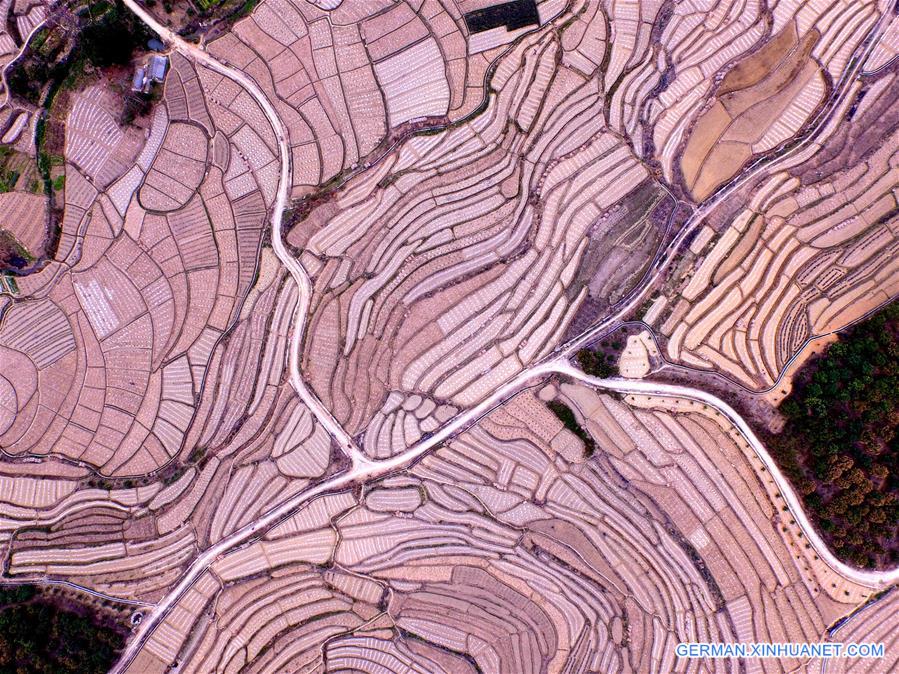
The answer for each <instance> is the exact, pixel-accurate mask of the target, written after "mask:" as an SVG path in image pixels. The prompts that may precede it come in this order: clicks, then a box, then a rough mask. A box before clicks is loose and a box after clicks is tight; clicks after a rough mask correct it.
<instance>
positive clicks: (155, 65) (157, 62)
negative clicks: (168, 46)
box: [147, 54, 169, 82]
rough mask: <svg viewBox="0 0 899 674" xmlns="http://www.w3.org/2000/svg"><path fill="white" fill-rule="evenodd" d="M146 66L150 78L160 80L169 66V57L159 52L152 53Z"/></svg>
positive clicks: (155, 80)
mask: <svg viewBox="0 0 899 674" xmlns="http://www.w3.org/2000/svg"><path fill="white" fill-rule="evenodd" d="M147 67H148V68H149V69H150V79H151V80H153V81H154V82H162V81H163V80H164V79H165V73H166V71H167V70H168V67H169V59H168V58H167V57H165V56H161V55H159V54H153V56H151V57H150V62H149V63H148V65H147Z"/></svg>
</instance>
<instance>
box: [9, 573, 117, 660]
mask: <svg viewBox="0 0 899 674" xmlns="http://www.w3.org/2000/svg"><path fill="white" fill-rule="evenodd" d="M124 643H125V633H124V631H123V630H122V629H121V628H119V627H118V626H116V625H115V624H114V623H113V622H112V621H110V620H108V619H103V618H101V617H100V616H95V615H92V614H91V613H90V612H89V611H88V610H87V608H86V607H82V606H77V605H75V604H73V603H71V602H66V604H65V605H62V604H60V603H58V602H57V601H54V600H52V599H50V598H48V597H45V596H44V595H42V594H41V592H39V591H38V590H37V589H36V588H34V587H33V586H29V585H22V586H18V587H15V586H8V587H2V588H0V672H3V673H4V674H5V673H6V672H10V673H13V672H15V673H16V674H26V673H27V674H32V673H33V674H43V673H47V674H51V673H53V674H62V673H64V672H73V673H74V672H78V673H79V674H92V673H94V672H96V673H97V674H100V673H101V672H106V671H109V669H110V667H111V666H112V664H113V663H114V662H115V660H116V657H117V656H118V653H119V651H120V650H121V648H122V646H123V645H124Z"/></svg>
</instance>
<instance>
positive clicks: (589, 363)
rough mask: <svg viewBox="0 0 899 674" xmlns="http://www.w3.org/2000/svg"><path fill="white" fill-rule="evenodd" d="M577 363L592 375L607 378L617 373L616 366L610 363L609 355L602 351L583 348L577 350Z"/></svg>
mask: <svg viewBox="0 0 899 674" xmlns="http://www.w3.org/2000/svg"><path fill="white" fill-rule="evenodd" d="M577 364H578V365H579V366H580V368H581V369H582V370H583V371H584V372H585V373H586V374H589V375H590V376H591V377H599V378H600V379H606V378H607V377H611V376H612V375H614V374H615V368H614V367H613V366H612V365H611V364H610V363H609V356H607V355H606V354H604V353H602V352H601V351H593V350H592V349H581V350H580V351H578V352H577Z"/></svg>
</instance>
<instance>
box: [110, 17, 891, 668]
mask: <svg viewBox="0 0 899 674" xmlns="http://www.w3.org/2000/svg"><path fill="white" fill-rule="evenodd" d="M123 3H124V4H125V6H126V7H128V9H129V10H130V11H132V12H133V13H134V14H135V15H136V16H137V17H138V18H139V19H140V20H141V21H143V22H144V24H145V25H146V26H147V27H148V28H150V30H152V31H153V32H155V33H156V34H157V35H159V37H160V38H161V39H162V40H163V41H164V42H166V43H167V44H169V45H171V47H172V48H173V49H175V50H176V51H178V52H180V53H181V54H183V55H184V56H186V57H187V58H189V59H191V60H193V61H195V62H197V63H199V64H201V65H203V66H205V67H207V68H209V69H211V70H214V71H215V72H217V73H219V74H221V75H223V76H225V77H227V78H229V79H231V80H232V81H234V82H236V83H237V84H239V85H240V86H242V87H243V88H244V89H245V90H246V91H247V93H249V94H250V95H251V96H252V97H253V99H254V100H255V101H256V103H257V104H258V105H259V106H260V108H261V109H262V111H263V113H264V114H265V116H266V118H267V119H268V121H269V123H270V125H271V127H272V129H273V131H274V133H275V137H276V139H277V142H278V147H279V152H280V179H279V183H278V190H277V194H276V198H275V201H274V203H273V206H272V209H273V212H272V216H271V225H272V247H273V250H274V252H275V254H276V256H277V257H278V259H279V260H280V261H281V262H282V264H284V266H285V267H286V268H287V270H288V272H289V273H290V275H291V277H292V278H293V280H294V282H295V283H296V284H297V288H298V290H299V299H298V301H297V307H296V309H295V311H294V321H293V323H294V329H293V334H292V335H291V341H290V349H289V357H288V367H289V374H290V380H291V384H292V386H293V387H294V389H295V390H296V391H297V394H298V395H299V397H300V398H301V400H303V402H304V403H305V404H306V405H307V406H308V407H309V408H310V410H311V411H312V413H313V414H314V415H315V417H316V419H317V420H318V421H319V422H320V423H321V424H322V425H323V426H324V427H325V429H326V430H327V431H328V433H329V434H330V435H331V437H332V438H333V439H334V440H335V441H336V442H337V444H338V445H339V447H340V449H341V450H342V451H343V453H344V454H345V455H346V456H347V457H349V458H350V460H351V466H350V468H349V469H348V470H347V471H345V472H343V473H340V474H338V475H335V476H333V477H331V478H329V479H327V480H325V481H323V482H320V483H318V484H315V485H313V486H311V487H309V488H308V489H306V490H304V491H302V492H300V493H298V494H295V495H294V496H292V497H290V498H289V499H287V500H286V501H284V502H282V503H281V504H280V505H278V506H277V507H275V508H273V509H271V510H269V511H267V512H266V513H265V514H263V515H262V516H260V517H259V518H257V519H256V520H254V521H252V522H250V523H248V524H247V525H245V526H244V527H242V528H240V529H238V530H237V531H235V532H233V533H232V534H230V535H228V536H227V537H225V538H223V539H222V540H221V541H219V542H218V543H216V544H215V545H213V546H211V547H209V548H208V549H207V550H205V551H204V552H203V553H202V554H200V555H199V556H198V557H196V558H195V559H194V560H193V562H192V563H191V564H190V566H189V567H188V569H187V571H186V572H185V573H184V575H183V576H182V577H181V580H180V581H179V582H178V583H177V585H175V587H174V588H173V589H172V590H171V591H170V592H169V593H168V594H167V595H166V596H165V597H164V598H163V599H162V600H160V601H159V602H158V603H157V604H156V605H155V606H154V607H153V608H152V609H151V610H150V611H148V612H147V614H146V615H145V616H144V617H143V619H142V621H141V623H140V625H139V626H138V628H137V629H136V630H135V632H134V634H133V635H132V637H131V639H130V641H129V642H128V643H127V645H126V647H125V649H124V650H123V652H122V655H121V657H120V659H119V661H118V662H117V663H116V665H115V666H114V667H113V669H112V670H111V671H112V672H113V674H120V673H121V672H124V671H125V670H127V668H128V666H129V664H130V663H131V662H132V660H133V659H134V657H135V656H136V655H137V654H138V652H139V651H140V650H141V648H142V647H143V645H144V644H145V643H146V641H147V640H148V639H149V638H150V636H151V635H152V633H153V630H154V629H155V628H156V627H157V626H158V625H159V623H160V622H161V621H162V620H163V619H164V618H165V616H166V615H167V614H168V613H169V611H170V610H171V609H172V608H173V607H174V606H175V604H176V603H177V602H178V601H179V600H180V599H181V597H183V596H184V594H185V593H186V592H187V591H188V590H189V589H190V587H191V586H192V585H193V584H194V583H195V582H196V581H197V579H199V578H200V577H201V576H202V575H203V574H204V573H205V572H206V571H207V570H208V569H209V567H210V566H211V565H212V564H213V562H215V560H216V559H218V558H219V557H220V556H221V555H223V554H225V553H227V552H229V551H230V550H233V549H234V548H236V547H238V546H241V545H244V544H247V543H248V542H250V541H252V540H253V539H255V538H257V537H258V536H260V535H262V534H264V533H265V532H266V531H267V530H268V529H270V528H271V527H272V526H274V525H276V524H278V523H279V522H281V521H283V520H284V519H285V518H287V517H290V516H291V515H293V514H294V513H295V512H297V511H298V510H299V509H300V508H302V507H303V506H304V505H306V504H307V503H309V502H310V501H311V500H312V499H314V498H316V497H318V496H320V495H322V494H326V493H329V492H333V491H336V490H340V489H345V488H349V487H352V486H354V485H357V484H359V483H362V482H366V481H369V480H373V479H378V478H381V477H383V476H385V475H388V474H390V473H392V472H394V471H396V470H399V469H402V468H405V467H407V466H409V465H411V464H413V463H415V462H416V461H417V460H419V459H420V458H421V457H423V456H424V455H425V454H427V453H428V452H429V451H431V450H432V449H435V448H436V447H437V446H439V445H441V444H443V443H445V442H446V441H448V440H450V439H452V438H453V437H454V436H455V435H456V434H458V433H459V432H462V431H464V430H465V429H466V428H468V427H470V426H471V425H472V424H474V423H476V422H477V421H478V420H479V419H481V418H482V417H483V416H485V415H487V414H489V413H490V412H491V411H492V410H493V409H495V408H496V407H498V406H500V405H502V404H503V403H505V402H506V401H507V400H509V399H510V398H512V397H514V396H515V395H517V394H518V393H519V392H520V391H521V390H522V389H524V388H525V387H526V386H529V385H533V384H534V383H536V381H538V380H541V379H546V378H548V377H551V376H554V375H562V376H567V377H570V378H572V379H574V380H577V381H580V382H582V383H584V384H586V385H589V386H593V387H595V388H599V389H604V390H609V391H615V392H618V393H625V394H628V393H634V394H643V395H655V396H663V397H678V398H687V399H691V400H697V401H701V402H703V403H705V404H707V405H710V406H711V407H714V408H716V409H718V410H719V411H720V412H721V413H722V414H723V415H724V416H726V417H727V418H728V419H730V420H731V422H732V423H734V424H735V425H736V426H737V428H738V429H739V430H740V432H741V433H742V434H743V435H744V437H745V438H746V440H747V441H748V442H749V444H750V445H751V446H752V448H753V450H754V451H755V452H756V453H757V454H758V456H759V458H760V459H761V460H762V461H763V462H764V463H765V465H766V466H767V467H768V470H769V471H770V473H771V475H772V477H773V478H774V479H775V480H776V481H777V484H778V488H779V489H780V490H781V493H782V494H783V496H784V499H785V501H786V502H787V504H788V506H789V508H790V510H791V511H792V513H793V515H794V517H795V518H796V521H797V523H798V524H799V526H800V528H801V529H802V531H803V534H804V535H805V536H806V537H807V540H808V541H809V542H810V543H811V544H812V547H813V548H814V550H815V552H816V553H817V554H818V555H819V557H821V559H822V560H824V561H825V562H826V563H827V564H828V565H829V566H831V567H832V568H833V569H835V570H836V571H837V572H838V573H840V574H841V575H843V576H845V577H846V578H847V579H849V580H852V581H855V582H857V583H860V584H862V585H865V586H868V587H871V588H875V589H880V588H883V587H885V586H887V585H891V584H893V583H896V582H897V581H899V568H896V569H892V570H887V571H865V570H860V569H854V568H852V567H849V566H847V565H846V564H844V563H842V562H840V561H839V560H838V559H836V557H834V555H833V554H832V553H831V552H830V551H829V550H828V549H827V546H826V545H824V543H823V541H822V540H821V538H820V536H818V534H817V532H816V531H815V530H814V527H812V525H811V523H810V522H809V519H808V517H807V516H806V514H805V512H804V510H803V508H802V505H801V503H800V502H799V499H798V498H797V497H796V494H795V492H794V491H793V489H792V487H791V486H790V484H789V482H788V481H787V480H786V478H784V476H783V475H782V473H781V472H780V470H779V469H778V468H777V465H776V464H775V462H774V460H773V459H772V457H771V455H770V454H768V452H767V450H766V449H765V448H764V446H763V445H762V444H761V442H760V441H759V440H758V438H757V437H756V436H755V434H754V433H753V432H752V429H750V428H749V426H748V424H747V423H746V422H745V421H744V420H743V419H742V417H740V416H739V414H737V412H736V411H734V410H733V408H731V407H730V406H729V405H727V403H725V402H724V401H722V400H720V399H718V398H717V397H715V396H713V395H712V394H710V393H706V392H705V391H701V390H698V389H692V388H689V387H686V386H677V385H671V384H661V383H655V382H648V381H642V380H637V381H631V380H623V379H597V378H595V377H591V376H589V375H586V374H584V373H583V372H582V371H580V370H578V369H577V368H575V367H573V366H572V365H571V363H570V362H569V355H570V354H571V353H573V352H574V351H576V350H577V348H579V347H580V346H581V345H583V344H587V343H589V342H590V341H592V340H593V339H595V338H596V336H597V335H599V334H601V333H602V332H603V331H604V330H608V329H609V328H610V326H612V325H614V324H615V322H617V321H619V320H620V318H621V317H622V316H624V315H625V314H626V313H628V312H630V311H632V310H633V309H635V308H636V306H637V305H638V303H639V302H640V301H641V300H642V298H643V296H644V294H645V292H646V291H647V290H648V289H649V288H651V287H652V286H653V284H654V283H655V282H656V280H657V279H658V277H659V276H660V275H661V274H662V273H663V271H664V270H665V269H666V268H667V266H668V265H669V264H670V261H671V260H673V259H674V257H675V255H676V254H677V251H678V250H679V248H680V245H681V244H682V243H683V242H684V241H685V240H686V238H687V236H688V235H689V233H690V231H691V230H692V229H693V228H694V227H695V226H696V223H698V222H699V221H701V219H702V218H701V217H700V216H702V217H704V215H705V213H707V212H708V210H709V209H711V208H713V207H714V206H715V205H717V203H718V202H719V201H720V200H721V199H723V198H724V196H725V195H726V194H730V193H731V192H732V191H733V189H736V188H737V187H738V186H739V185H742V184H743V183H744V182H745V181H746V180H747V179H749V178H750V177H751V173H744V174H742V175H741V176H740V178H738V179H737V180H736V181H734V183H732V184H731V185H730V186H728V188H727V189H725V190H723V191H721V192H719V193H718V194H717V195H716V196H715V197H714V198H713V199H712V200H710V201H709V202H707V203H705V204H703V205H702V206H700V208H699V209H697V211H696V212H694V214H693V216H691V218H690V219H689V220H688V222H687V223H685V226H684V228H683V229H682V230H681V231H680V232H679V233H678V234H677V235H676V236H675V238H674V239H673V240H672V242H671V243H670V244H669V246H668V247H667V249H666V251H665V253H664V254H662V255H660V256H658V257H657V258H656V261H655V262H654V263H653V264H652V266H651V272H650V273H649V274H647V276H646V277H645V278H644V280H643V282H642V283H641V284H640V286H641V287H639V288H637V289H635V291H634V292H632V293H631V295H630V296H629V297H628V298H627V299H626V300H625V301H623V302H622V303H620V304H619V305H618V306H617V307H616V308H615V312H614V314H613V315H611V316H609V317H607V318H606V319H605V320H603V321H602V322H601V323H599V324H597V325H596V326H594V327H593V328H591V329H589V330H588V331H586V332H585V333H583V334H582V335H580V336H579V337H577V338H575V339H574V340H572V341H570V342H568V343H566V344H564V345H561V346H560V347H559V348H558V349H557V350H556V351H555V353H554V354H551V355H550V356H549V357H548V358H546V359H544V360H542V361H540V362H538V363H536V364H534V365H533V366H531V367H528V368H526V369H524V370H523V371H521V372H520V373H519V374H518V375H516V376H515V377H513V378H512V379H510V380H508V381H507V382H506V383H505V384H503V385H502V386H500V387H499V388H498V389H496V390H495V391H494V392H493V393H492V394H491V395H490V396H489V397H488V398H487V399H485V400H483V401H482V402H481V403H479V404H478V405H475V406H474V407H472V408H470V409H469V410H466V411H465V412H462V413H461V414H459V415H457V416H456V417H454V418H453V419H451V420H450V421H449V422H447V423H446V424H445V425H444V426H442V427H441V428H440V429H438V430H437V431H436V432H435V433H434V434H432V435H429V436H427V437H425V438H424V439H422V440H421V441H419V442H418V443H416V444H415V445H413V446H412V447H410V448H408V449H406V450H404V451H403V452H401V453H399V454H397V455H396V456H393V457H390V458H388V459H384V460H379V461H373V460H371V459H369V458H367V457H366V456H365V455H364V454H363V453H362V451H361V450H360V449H359V447H358V445H357V444H356V442H355V441H354V440H353V438H352V437H351V436H350V435H349V434H348V433H347V431H346V430H345V429H344V428H343V427H342V426H341V425H340V423H339V422H338V421H337V420H336V419H335V418H334V416H333V415H332V414H331V412H330V410H328V409H327V408H326V407H325V406H324V404H323V403H322V402H321V400H319V399H318V397H317V396H316V395H315V394H314V393H313V392H312V391H311V390H310V389H309V388H308V387H307V386H306V383H305V382H304V381H303V379H302V376H301V373H300V369H299V361H300V347H301V342H302V336H303V333H304V331H305V323H306V317H307V313H308V311H309V305H310V301H311V294H312V283H311V280H310V278H309V275H308V274H307V273H306V270H305V269H304V268H303V267H302V265H301V263H300V262H299V261H298V260H297V259H296V258H294V257H292V256H291V255H290V253H289V251H288V250H287V248H286V247H285V245H284V240H283V237H282V233H283V229H282V224H283V222H282V221H283V212H284V209H285V206H286V204H287V200H288V194H289V188H290V184H291V165H290V151H289V146H288V142H287V132H286V129H285V128H284V124H283V122H282V121H281V119H280V117H279V116H278V113H277V111H276V110H275V108H274V106H273V105H272V103H271V102H270V101H269V99H268V98H267V97H266V96H265V94H264V93H263V92H262V90H261V89H260V88H259V86H258V85H257V84H256V83H255V82H254V81H253V80H252V79H251V78H249V77H248V76H247V75H245V74H244V73H242V72H241V71H239V70H237V69H235V68H232V67H230V66H228V65H226V64H224V63H222V62H220V61H219V60H217V59H215V58H214V57H212V56H211V55H210V54H209V53H207V52H206V51H204V50H203V49H202V48H200V47H198V46H196V45H193V44H190V43H188V42H186V41H185V40H183V39H182V38H181V37H179V36H178V35H176V34H175V33H174V32H173V31H171V30H170V29H168V28H166V27H165V26H163V25H162V24H160V23H159V22H158V21H157V20H156V19H155V18H154V17H153V16H152V15H151V14H150V13H149V12H148V11H147V10H145V9H144V8H143V7H141V6H140V5H139V4H137V2H136V0H123ZM883 23H884V19H883V17H881V19H880V20H879V21H878V24H876V26H875V29H874V30H873V31H872V34H871V36H869V37H870V39H869V43H868V44H867V45H866V51H865V55H866V54H867V53H869V52H870V49H871V45H873V44H874V43H876V41H877V37H879V35H877V34H876V33H877V32H878V31H881V30H882V27H883ZM863 61H864V55H863V56H862V57H860V58H859V59H858V60H857V61H856V63H855V65H854V68H853V69H852V73H853V77H854V72H855V71H857V69H858V68H859V67H860V65H861V63H862V62H863ZM853 77H845V78H843V81H845V82H850V81H852V79H853ZM842 95H843V93H842V92H841V93H840V94H839V95H838V96H837V98H836V100H839V99H840V98H841V96H842ZM834 107H838V106H837V105H836V104H835V106H834ZM828 117H829V116H828V115H825V120H824V121H822V122H821V124H820V125H819V126H818V127H817V128H820V127H821V126H822V125H823V124H824V123H825V122H826V118H828ZM812 135H813V134H812ZM809 137H810V136H807V137H806V139H804V141H803V142H802V143H800V144H799V146H802V145H804V143H805V142H807V140H808V139H809ZM797 149H798V148H797ZM794 151H795V150H794ZM791 153H792V152H791ZM766 165H767V163H766ZM752 168H753V169H756V168H758V167H756V166H753V167H752Z"/></svg>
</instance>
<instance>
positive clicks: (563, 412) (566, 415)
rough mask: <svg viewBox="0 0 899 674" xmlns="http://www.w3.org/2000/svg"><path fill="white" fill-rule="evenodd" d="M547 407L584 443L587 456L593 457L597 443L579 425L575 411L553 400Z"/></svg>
mask: <svg viewBox="0 0 899 674" xmlns="http://www.w3.org/2000/svg"><path fill="white" fill-rule="evenodd" d="M546 406H547V407H549V409H551V410H552V412H553V414H555V415H556V416H557V417H558V418H559V421H561V422H562V423H563V424H564V425H565V428H567V429H568V430H569V431H571V432H572V433H574V434H575V435H576V436H578V437H579V438H580V439H581V440H582V441H583V443H584V447H586V450H587V456H593V452H595V451H596V442H595V441H594V440H593V438H592V437H591V435H590V434H589V433H588V432H587V431H585V430H584V428H583V426H581V425H580V424H579V423H578V420H577V417H576V416H575V414H574V410H572V409H571V408H570V407H568V405H566V404H565V403H562V402H559V401H558V400H551V401H549V402H548V403H546Z"/></svg>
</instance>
